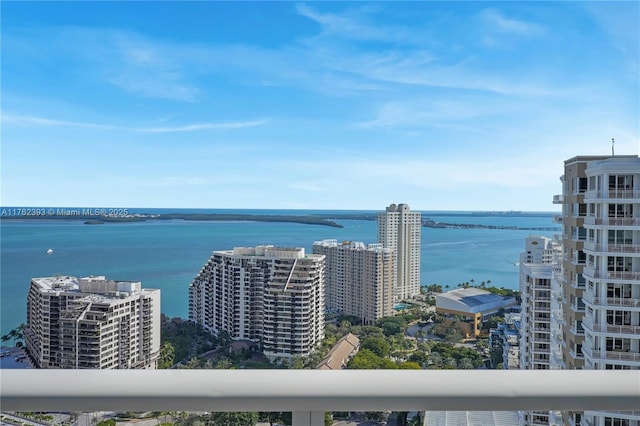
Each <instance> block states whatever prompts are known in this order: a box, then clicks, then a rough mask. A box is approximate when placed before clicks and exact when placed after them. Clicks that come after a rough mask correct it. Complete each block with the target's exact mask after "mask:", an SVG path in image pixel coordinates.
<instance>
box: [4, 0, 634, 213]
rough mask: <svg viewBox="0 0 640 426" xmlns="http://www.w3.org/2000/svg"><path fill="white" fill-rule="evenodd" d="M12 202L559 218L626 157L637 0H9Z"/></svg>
mask: <svg viewBox="0 0 640 426" xmlns="http://www.w3.org/2000/svg"><path fill="white" fill-rule="evenodd" d="M1 8H2V9H1V19H2V22H1V24H2V63H1V71H2V76H1V78H2V86H1V95H2V104H1V107H2V123H1V124H2V146H1V150H2V151H1V154H2V193H1V195H2V199H1V204H2V205H4V206H85V207H199V208H287V209H288V208H300V209H376V210H379V209H382V208H383V207H384V206H386V205H388V204H390V203H399V202H404V203H408V204H409V205H410V206H411V207H412V208H413V209H417V210H532V211H550V210H555V209H556V207H557V206H554V205H553V204H552V203H551V199H552V196H553V195H554V194H557V193H559V192H560V180H559V176H560V175H561V174H562V167H563V161H564V160H565V159H567V158H570V157H573V156H575V155H588V154H608V153H610V152H611V138H615V140H616V154H638V151H639V148H640V107H639V104H640V89H639V80H640V78H639V75H640V46H639V40H640V8H639V3H638V2H621V3H614V2H602V3H597V2H567V3H563V2H531V3H528V2H477V1H476V2H469V3H464V2H407V3H399V2H379V3H366V2H335V3H334V2H308V3H297V2H255V3H254V2H233V3H227V2H204V1H202V2H180V3H177V2H176V3H174V2H145V1H141V2H95V3H94V2H66V3H65V2H42V3H37V2H7V1H3V2H2V4H1Z"/></svg>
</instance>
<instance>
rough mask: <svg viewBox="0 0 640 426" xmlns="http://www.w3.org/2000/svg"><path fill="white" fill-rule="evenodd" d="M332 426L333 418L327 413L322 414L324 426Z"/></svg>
mask: <svg viewBox="0 0 640 426" xmlns="http://www.w3.org/2000/svg"><path fill="white" fill-rule="evenodd" d="M332 424H333V416H332V415H331V413H330V412H329V411H325V413H324V426H331V425H332Z"/></svg>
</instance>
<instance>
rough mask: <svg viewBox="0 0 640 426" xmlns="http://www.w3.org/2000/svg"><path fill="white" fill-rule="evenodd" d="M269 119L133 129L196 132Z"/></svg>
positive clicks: (234, 126) (153, 131)
mask: <svg viewBox="0 0 640 426" xmlns="http://www.w3.org/2000/svg"><path fill="white" fill-rule="evenodd" d="M266 123H267V120H253V121H231V122H223V123H202V124H188V125H185V126H176V127H140V128H135V129H132V130H136V131H139V132H147V133H172V132H194V131H198V130H211V129H242V128H246V127H256V126H261V125H263V124H266Z"/></svg>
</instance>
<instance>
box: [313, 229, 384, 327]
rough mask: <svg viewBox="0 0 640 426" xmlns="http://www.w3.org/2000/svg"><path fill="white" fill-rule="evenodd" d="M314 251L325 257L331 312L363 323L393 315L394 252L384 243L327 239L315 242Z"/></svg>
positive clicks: (326, 293) (327, 291)
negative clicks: (340, 241)
mask: <svg viewBox="0 0 640 426" xmlns="http://www.w3.org/2000/svg"><path fill="white" fill-rule="evenodd" d="M313 252H314V253H315V254H322V255H324V256H325V263H326V273H325V276H326V282H325V295H326V297H325V301H326V308H327V309H328V310H329V311H336V312H340V313H342V314H344V315H353V316H356V317H358V318H360V319H362V322H363V324H373V323H375V322H376V321H377V320H378V319H380V318H382V317H384V316H389V315H393V312H394V311H393V290H394V284H395V283H394V267H395V251H394V250H393V249H390V248H384V247H382V244H369V245H367V246H365V245H364V243H361V242H351V241H346V242H343V243H338V241H337V240H324V241H317V242H315V243H313Z"/></svg>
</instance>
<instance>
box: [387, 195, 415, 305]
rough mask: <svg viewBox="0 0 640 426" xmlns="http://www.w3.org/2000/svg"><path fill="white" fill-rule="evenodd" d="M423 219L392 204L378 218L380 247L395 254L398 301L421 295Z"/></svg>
mask: <svg viewBox="0 0 640 426" xmlns="http://www.w3.org/2000/svg"><path fill="white" fill-rule="evenodd" d="M421 231H422V215H421V214H420V212H412V211H411V209H410V208H409V205H408V204H398V205H395V204H391V205H390V206H389V207H387V208H386V211H384V212H382V213H379V214H378V243H380V244H382V246H383V247H385V248H391V249H393V250H395V251H396V268H395V275H396V277H395V299H396V301H400V300H403V299H407V298H410V297H413V296H415V295H418V294H420V249H421V244H422V240H421Z"/></svg>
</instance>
